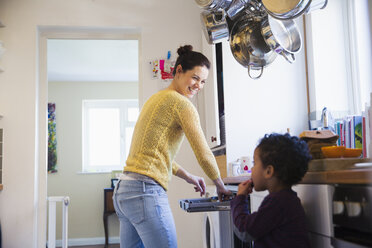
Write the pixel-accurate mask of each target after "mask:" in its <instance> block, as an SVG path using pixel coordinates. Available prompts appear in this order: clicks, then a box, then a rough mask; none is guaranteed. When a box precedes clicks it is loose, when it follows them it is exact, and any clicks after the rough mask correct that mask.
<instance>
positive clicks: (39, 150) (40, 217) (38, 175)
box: [32, 26, 143, 248]
mask: <svg viewBox="0 0 372 248" xmlns="http://www.w3.org/2000/svg"><path fill="white" fill-rule="evenodd" d="M129 37H132V38H136V39H138V44H139V46H138V50H139V51H138V52H139V55H138V56H139V59H138V67H139V87H138V93H139V94H138V98H139V99H142V98H143V96H142V95H143V93H142V87H143V86H142V84H141V82H142V80H143V76H142V48H141V47H142V46H141V45H142V42H141V29H139V28H133V27H60V26H37V37H36V39H37V42H36V44H37V48H36V51H37V58H36V61H37V68H36V71H37V73H36V75H37V76H36V79H35V80H36V89H35V90H36V103H35V104H36V106H35V107H36V110H37V111H36V113H35V117H36V118H38V120H39V121H38V122H37V121H35V124H36V126H35V130H38V132H37V133H36V134H38V139H36V141H35V142H37V147H35V173H34V179H35V180H34V187H35V194H34V211H33V212H34V216H33V219H34V230H33V244H32V247H33V248H38V247H43V246H44V247H45V244H46V233H47V231H46V227H47V217H46V213H47V207H46V206H47V202H46V199H47V155H46V152H47V147H48V146H47V144H48V141H47V115H46V113H47V109H46V108H47V103H48V79H47V62H46V61H47V40H48V39H53V38H59V39H63V38H65V39H84V38H95V39H98V38H101V39H103V38H107V39H128V38H129ZM139 101H140V100H139Z"/></svg>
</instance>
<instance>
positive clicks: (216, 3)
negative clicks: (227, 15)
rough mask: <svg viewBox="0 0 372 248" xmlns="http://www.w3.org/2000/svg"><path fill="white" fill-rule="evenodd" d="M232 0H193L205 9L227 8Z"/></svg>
mask: <svg viewBox="0 0 372 248" xmlns="http://www.w3.org/2000/svg"><path fill="white" fill-rule="evenodd" d="M232 1H233V0H195V2H196V4H197V5H199V7H201V8H203V9H205V10H218V9H220V8H221V9H225V10H226V9H227V8H229V6H230V4H231V2H232Z"/></svg>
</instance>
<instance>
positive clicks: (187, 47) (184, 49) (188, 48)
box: [177, 45, 192, 56]
mask: <svg viewBox="0 0 372 248" xmlns="http://www.w3.org/2000/svg"><path fill="white" fill-rule="evenodd" d="M191 51H192V46H191V45H185V46H181V47H179V48H178V50H177V53H178V55H179V56H182V55H184V54H186V53H189V52H191Z"/></svg>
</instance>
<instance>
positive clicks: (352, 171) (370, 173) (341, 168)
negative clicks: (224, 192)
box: [222, 158, 372, 184]
mask: <svg viewBox="0 0 372 248" xmlns="http://www.w3.org/2000/svg"><path fill="white" fill-rule="evenodd" d="M368 162H371V160H370V159H355V158H354V159H343V158H340V159H317V160H313V161H311V162H310V163H309V170H308V172H307V173H306V174H305V176H304V178H303V179H302V181H301V182H300V183H299V184H341V183H342V184H372V166H365V167H364V166H363V167H359V166H355V165H356V164H359V163H362V164H366V165H367V163H368ZM249 178H250V176H248V175H245V176H236V177H226V178H223V179H222V180H223V182H224V183H225V184H239V183H241V182H243V181H245V180H248V179H249Z"/></svg>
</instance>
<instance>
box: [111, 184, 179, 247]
mask: <svg viewBox="0 0 372 248" xmlns="http://www.w3.org/2000/svg"><path fill="white" fill-rule="evenodd" d="M113 200H114V207H115V210H116V214H117V215H118V217H119V221H120V248H133V247H138V248H139V247H146V248H167V247H169V248H174V247H177V235H176V227H175V225H174V220H173V215H172V212H171V209H170V207H169V203H168V196H167V194H166V192H165V190H164V189H163V188H162V187H161V186H160V185H158V184H150V183H146V182H142V181H137V180H120V181H119V182H118V183H117V185H116V187H115V191H114V195H113Z"/></svg>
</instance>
